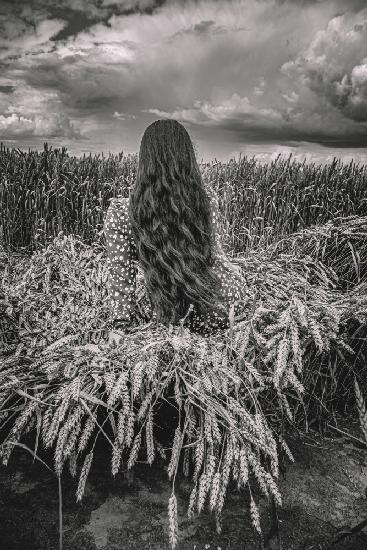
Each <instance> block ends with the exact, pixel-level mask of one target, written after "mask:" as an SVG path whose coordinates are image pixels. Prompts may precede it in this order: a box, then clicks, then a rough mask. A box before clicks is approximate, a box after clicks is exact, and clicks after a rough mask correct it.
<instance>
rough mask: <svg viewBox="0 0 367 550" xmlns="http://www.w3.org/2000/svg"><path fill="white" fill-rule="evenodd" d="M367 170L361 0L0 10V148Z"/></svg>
mask: <svg viewBox="0 0 367 550" xmlns="http://www.w3.org/2000/svg"><path fill="white" fill-rule="evenodd" d="M166 117H170V118H174V119H176V120H178V121H180V122H182V123H183V124H184V125H185V127H186V128H187V130H188V131H189V133H190V135H191V137H192V139H193V141H194V143H195V146H196V150H197V153H198V157H199V158H200V159H204V160H209V159H212V158H214V157H216V158H217V159H220V160H226V159H227V158H229V157H230V156H232V155H238V154H239V153H242V154H247V155H250V156H252V155H254V154H256V155H258V158H260V159H264V160H268V159H270V158H272V157H274V156H276V155H277V154H278V153H283V154H289V153H290V152H292V153H293V154H294V155H296V156H297V157H299V158H303V157H304V156H306V158H308V159H309V160H314V161H316V162H318V161H325V160H329V159H330V158H332V157H333V156H338V157H343V158H344V159H346V160H349V159H351V158H355V159H356V160H358V161H362V162H367V1H366V0H348V1H346V0H18V1H14V0H9V1H7V0H0V141H3V142H5V143H6V144H7V145H10V146H16V147H20V148H28V147H32V148H42V146H43V142H45V141H48V142H49V143H51V144H53V145H54V146H60V145H65V146H67V147H68V149H69V151H70V152H72V153H75V154H82V153H84V152H89V151H91V152H105V153H108V152H119V151H124V152H126V153H129V152H137V151H138V148H139V144H140V140H141V137H142V134H143V132H144V129H145V128H146V127H147V126H148V125H149V124H150V123H151V122H153V121H154V120H156V119H158V118H166Z"/></svg>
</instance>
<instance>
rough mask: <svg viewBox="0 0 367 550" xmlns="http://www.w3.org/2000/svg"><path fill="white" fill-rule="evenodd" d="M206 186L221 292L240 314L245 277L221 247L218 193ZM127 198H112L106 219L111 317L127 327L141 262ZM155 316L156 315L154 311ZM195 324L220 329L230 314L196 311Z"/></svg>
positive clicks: (202, 329)
mask: <svg viewBox="0 0 367 550" xmlns="http://www.w3.org/2000/svg"><path fill="white" fill-rule="evenodd" d="M204 185H205V189H206V191H207V194H208V196H209V199H210V205H211V211H212V223H213V230H214V240H215V264H214V268H215V269H216V271H217V273H218V275H219V277H220V280H221V288H222V293H223V296H224V297H225V299H226V302H227V303H228V311H229V307H230V304H231V303H235V315H238V314H240V313H241V311H242V306H243V305H244V304H245V303H246V302H247V289H246V280H245V277H244V274H243V273H242V272H241V270H240V269H239V268H238V267H237V266H234V265H233V264H232V263H231V261H230V260H229V258H227V256H226V254H225V253H224V251H223V249H222V245H221V239H220V231H219V201H218V196H217V194H216V192H215V191H214V189H213V188H212V187H211V186H210V185H209V184H208V183H206V184H204ZM128 201H129V199H128V198H123V197H121V198H116V199H111V203H110V206H109V207H108V210H107V213H106V217H105V221H104V234H105V237H106V244H107V267H108V274H109V277H108V295H109V300H110V308H111V319H112V322H113V321H115V322H118V326H128V325H129V324H130V323H131V321H132V318H133V310H134V305H135V304H134V295H135V289H136V275H137V267H138V265H139V264H138V257H137V251H136V246H135V242H134V239H133V236H132V231H131V224H130V220H129V216H128ZM153 316H154V317H155V314H153ZM192 323H193V329H194V330H199V331H200V332H203V333H204V334H210V333H211V332H212V331H214V330H215V329H217V328H226V327H227V326H228V315H226V316H223V314H220V315H219V314H218V313H217V312H214V311H213V312H211V314H210V315H207V316H206V317H205V318H204V317H202V316H200V315H198V314H197V313H196V312H195V310H194V311H193V316H192Z"/></svg>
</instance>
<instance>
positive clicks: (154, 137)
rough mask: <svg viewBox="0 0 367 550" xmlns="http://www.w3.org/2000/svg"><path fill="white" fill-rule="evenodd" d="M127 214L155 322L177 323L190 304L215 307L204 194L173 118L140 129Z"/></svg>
mask: <svg viewBox="0 0 367 550" xmlns="http://www.w3.org/2000/svg"><path fill="white" fill-rule="evenodd" d="M129 213H130V219H131V224H132V233H133V237H134V240H135V243H136V246H137V251H138V256H139V260H140V264H141V266H142V268H143V271H144V276H145V284H146V287H147V290H148V294H149V296H150V298H151V301H152V305H153V307H154V309H155V311H156V313H157V319H158V321H160V322H163V323H169V322H172V323H177V321H178V320H179V319H180V318H182V317H183V316H185V315H186V313H187V311H188V308H189V305H190V304H192V305H193V306H194V308H195V310H196V312H198V313H199V314H203V315H205V314H206V312H208V311H213V310H217V311H218V307H221V306H220V305H219V301H220V281H219V279H218V277H217V275H216V273H215V271H214V270H213V263H214V256H213V228H212V221H211V212H210V203H209V198H208V196H207V194H206V192H205V188H204V186H203V183H202V179H201V174H200V170H199V166H198V164H197V161H196V158H195V153H194V148H193V145H192V142H191V139H190V136H189V134H188V133H187V131H186V129H185V128H184V126H182V124H180V123H178V122H177V121H175V120H157V121H156V122H153V123H152V124H151V125H150V126H148V128H147V129H146V130H145V132H144V135H143V138H142V141H141V145H140V152H139V162H138V170H137V178H136V183H135V186H134V187H133V189H132V191H131V194H130V203H129ZM188 319H190V316H189V317H188Z"/></svg>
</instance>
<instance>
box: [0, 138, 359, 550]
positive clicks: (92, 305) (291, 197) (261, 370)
mask: <svg viewBox="0 0 367 550" xmlns="http://www.w3.org/2000/svg"><path fill="white" fill-rule="evenodd" d="M136 162H137V158H136V156H135V155H130V156H123V155H122V154H121V155H116V156H114V155H110V156H108V157H103V156H94V157H92V156H85V157H83V158H76V157H71V156H69V155H68V153H67V151H66V150H65V149H61V150H53V149H52V148H50V147H48V146H45V148H44V151H42V152H28V153H24V152H21V151H20V150H15V149H13V150H10V149H6V148H4V147H1V150H0V209H1V212H2V217H1V219H0V244H1V247H0V281H1V284H0V354H1V357H0V358H1V364H0V380H1V384H0V402H1V409H0V419H1V428H2V431H1V433H2V440H1V446H0V453H1V458H2V461H3V463H4V464H7V463H8V461H9V459H10V457H11V454H12V451H13V450H14V448H16V447H17V446H19V445H24V441H25V440H26V439H27V438H29V437H30V436H33V438H34V441H35V445H34V446H33V448H32V449H33V450H32V452H34V453H35V454H36V455H37V456H38V457H40V459H41V457H42V452H43V451H44V450H46V449H52V452H53V457H54V464H53V469H54V472H55V474H56V475H57V476H61V475H62V473H63V472H64V471H65V470H66V469H68V471H69V472H70V474H71V475H73V476H75V477H76V478H77V483H76V498H77V500H80V499H82V497H83V493H84V488H85V483H86V479H87V477H88V475H89V473H90V472H91V471H92V470H91V469H92V465H93V460H94V453H95V447H96V442H97V440H99V438H104V440H105V442H106V445H109V447H110V449H111V463H110V468H111V473H112V475H113V476H115V475H117V473H118V472H119V471H121V469H124V470H126V469H131V468H133V467H134V465H135V464H136V462H137V461H138V460H140V461H145V462H146V463H148V464H153V463H155V464H156V465H157V467H162V468H163V467H165V468H167V474H168V477H169V479H170V480H171V481H172V494H171V497H170V499H169V502H168V503H167V506H168V515H169V526H170V529H169V533H170V535H169V536H170V543H171V546H172V547H175V546H176V544H177V542H178V540H179V526H178V524H177V501H176V493H175V483H176V478H177V477H178V476H179V475H183V476H185V477H187V478H188V479H189V480H190V482H191V483H192V490H191V496H190V498H189V501H188V509H187V512H188V515H189V517H192V516H193V515H194V514H196V513H200V512H201V511H202V510H203V509H204V508H205V507H206V508H208V509H209V510H210V511H211V512H212V513H213V516H214V521H215V525H216V528H217V530H218V531H220V530H221V528H222V510H223V506H224V504H225V499H226V494H227V492H228V491H229V488H230V487H231V486H232V485H233V484H234V485H235V486H236V487H237V488H239V489H241V490H243V491H244V493H246V494H247V497H248V498H249V514H250V517H251V520H252V523H253V526H254V529H255V530H256V531H257V533H258V534H259V537H261V536H262V529H261V518H260V516H259V511H258V504H257V502H256V496H255V495H256V491H254V488H255V487H256V488H258V489H259V490H260V493H262V494H263V495H264V496H265V497H268V498H272V499H273V500H274V501H275V502H276V503H277V504H278V505H280V504H281V499H282V497H281V494H280V492H279V489H278V485H277V480H278V477H279V460H280V458H281V457H283V456H286V457H288V459H290V460H292V454H291V451H290V449H289V448H288V445H287V442H286V440H287V436H286V434H287V430H288V429H291V428H292V427H297V429H300V430H304V431H307V429H308V425H309V423H310V422H311V421H312V422H313V423H314V425H315V423H316V425H317V426H319V427H320V428H321V429H322V428H323V427H325V425H326V424H327V423H328V422H330V419H331V418H333V415H334V414H335V413H336V412H342V413H343V414H356V413H357V408H356V402H357V405H358V411H359V418H360V421H361V427H362V430H363V431H362V433H363V435H364V437H366V409H365V402H364V399H365V388H366V380H367V376H366V371H367V369H366V364H367V362H366V360H367V346H366V338H367V263H366V258H367V167H366V166H363V165H357V164H355V163H353V162H351V163H350V164H348V165H343V164H342V163H341V162H340V161H338V160H334V161H333V162H332V163H330V164H329V165H326V166H323V167H320V166H316V165H307V164H305V163H299V162H297V161H294V160H292V159H291V158H289V159H282V158H278V159H277V160H276V161H274V162H273V163H271V164H268V165H262V164H259V163H258V162H256V160H255V159H248V158H242V159H239V160H238V161H235V160H232V161H230V162H228V163H219V162H216V161H213V162H212V163H209V164H207V165H202V166H201V169H202V174H203V178H207V179H208V180H209V181H211V183H212V185H213V187H214V188H215V189H216V190H217V192H218V195H219V198H220V211H221V227H222V234H223V247H224V249H225V250H226V252H227V254H228V255H229V256H230V257H231V258H232V260H233V262H235V263H237V264H238V265H239V266H241V267H243V268H244V270H245V272H246V277H247V284H248V290H249V299H248V303H247V304H246V314H245V315H244V316H243V318H241V319H236V318H234V314H233V309H232V310H230V311H229V316H230V328H229V329H228V330H226V331H220V332H218V334H216V335H214V336H211V337H210V338H206V337H202V336H199V335H194V334H192V333H190V332H189V331H188V330H187V329H185V328H184V327H183V325H182V324H181V326H169V327H163V326H159V325H156V324H153V323H152V322H151V320H150V319H149V318H148V317H147V315H146V296H145V293H144V286H143V279H142V273H141V272H140V273H139V277H138V286H137V295H136V298H137V305H138V308H137V319H136V322H135V325H134V327H133V329H132V330H131V331H130V332H129V333H128V334H127V335H126V338H124V339H123V340H122V341H121V342H120V343H119V344H118V345H117V346H114V345H112V344H108V343H107V336H108V334H107V328H106V327H107V322H108V318H109V311H108V306H107V299H106V298H107V291H106V281H107V270H106V264H105V260H106V253H105V247H104V241H103V235H102V231H101V228H102V223H103V217H104V214H105V212H106V208H107V205H108V202H109V199H110V198H111V197H112V196H116V195H120V194H125V193H128V189H129V187H131V185H133V183H134V178H135V173H136ZM168 399H169V400H170V401H171V403H172V404H173V406H174V409H175V414H173V415H172V423H171V425H170V428H169V429H170V434H169V435H170V437H169V441H168V443H167V442H165V441H162V440H161V439H160V436H159V433H160V432H159V430H158V429H157V425H156V417H157V411H158V410H159V409H160V407H162V406H163V405H164V403H165V402H166V401H167V400H168Z"/></svg>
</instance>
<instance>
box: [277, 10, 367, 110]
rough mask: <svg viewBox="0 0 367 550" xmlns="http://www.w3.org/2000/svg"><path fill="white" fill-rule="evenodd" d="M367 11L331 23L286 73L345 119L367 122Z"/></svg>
mask: <svg viewBox="0 0 367 550" xmlns="http://www.w3.org/2000/svg"><path fill="white" fill-rule="evenodd" d="M366 55H367V8H365V9H363V10H361V11H359V12H357V13H356V12H346V13H344V14H343V15H339V16H337V17H334V18H333V19H331V21H330V22H329V23H328V25H327V27H326V28H325V29H323V30H320V31H319V32H317V33H316V35H315V37H314V38H313V40H312V41H311V42H310V44H309V45H308V47H307V48H306V49H304V50H303V51H302V52H300V54H299V55H298V56H297V57H296V59H294V60H292V61H288V62H286V63H284V64H283V66H282V71H283V73H284V74H286V75H288V76H289V77H291V78H296V79H297V81H298V83H299V85H301V86H307V87H308V88H309V89H310V90H312V91H313V92H315V93H316V94H317V95H318V96H320V97H322V98H324V99H325V100H326V101H327V102H328V103H329V104H330V105H332V106H334V107H335V108H337V109H338V110H339V111H340V112H341V113H343V115H344V116H345V117H348V118H350V119H353V120H356V121H367V58H366Z"/></svg>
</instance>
